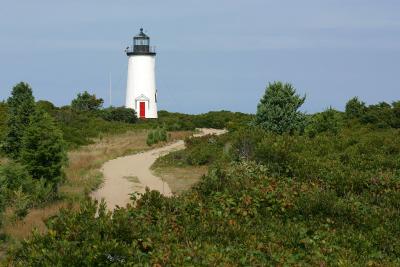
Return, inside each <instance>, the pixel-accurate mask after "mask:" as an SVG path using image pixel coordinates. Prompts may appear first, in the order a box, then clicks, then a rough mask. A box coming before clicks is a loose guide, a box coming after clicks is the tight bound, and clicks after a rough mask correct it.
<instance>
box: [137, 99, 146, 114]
mask: <svg viewBox="0 0 400 267" xmlns="http://www.w3.org/2000/svg"><path fill="white" fill-rule="evenodd" d="M145 108H146V104H145V102H140V106H139V110H140V111H139V116H140V118H146V109H145Z"/></svg>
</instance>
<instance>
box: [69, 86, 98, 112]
mask: <svg viewBox="0 0 400 267" xmlns="http://www.w3.org/2000/svg"><path fill="white" fill-rule="evenodd" d="M103 102H104V100H103V99H102V98H97V97H96V95H91V94H89V93H88V92H87V91H84V92H83V93H79V94H78V96H77V97H76V98H75V99H74V100H72V102H71V108H72V109H74V110H79V111H94V110H99V109H100V108H101V107H102V106H103Z"/></svg>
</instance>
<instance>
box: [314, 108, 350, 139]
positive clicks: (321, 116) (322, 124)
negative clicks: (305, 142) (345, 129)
mask: <svg viewBox="0 0 400 267" xmlns="http://www.w3.org/2000/svg"><path fill="white" fill-rule="evenodd" d="M342 125H343V119H342V114H341V113H340V112H339V111H337V110H334V109H332V108H328V109H327V110H325V111H324V112H321V113H317V114H313V115H312V116H311V118H310V120H309V123H308V125H307V127H306V132H307V134H308V135H309V136H310V137H314V136H315V135H317V134H320V133H331V134H338V132H339V130H340V128H341V127H342Z"/></svg>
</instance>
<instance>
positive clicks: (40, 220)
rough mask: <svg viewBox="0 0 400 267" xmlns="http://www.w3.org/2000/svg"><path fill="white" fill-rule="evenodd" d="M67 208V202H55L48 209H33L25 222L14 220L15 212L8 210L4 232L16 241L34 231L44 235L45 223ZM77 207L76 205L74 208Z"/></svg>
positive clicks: (5, 215)
mask: <svg viewBox="0 0 400 267" xmlns="http://www.w3.org/2000/svg"><path fill="white" fill-rule="evenodd" d="M67 206H68V205H67V203H65V202H55V203H52V204H50V205H48V206H46V208H37V209H32V210H30V212H29V214H28V215H27V216H26V217H25V218H24V219H23V220H19V221H16V220H15V219H14V213H13V211H12V210H11V209H7V210H6V211H5V213H4V217H5V220H4V221H5V225H4V226H3V230H4V232H5V233H7V234H8V235H10V236H12V237H13V238H14V239H16V240H21V239H23V238H26V237H28V236H29V235H30V234H31V233H32V229H37V230H38V231H39V232H40V233H44V232H45V231H46V225H45V224H44V221H45V220H46V219H48V218H50V217H51V216H54V215H55V214H57V212H58V211H59V210H60V209H61V208H66V207H67ZM77 207H78V206H77V205H75V207H74V208H77ZM69 208H70V207H69Z"/></svg>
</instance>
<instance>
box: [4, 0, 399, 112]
mask: <svg viewBox="0 0 400 267" xmlns="http://www.w3.org/2000/svg"><path fill="white" fill-rule="evenodd" d="M140 27H143V28H144V29H145V31H146V32H147V34H148V35H149V36H150V37H151V42H152V45H155V46H156V47H157V53H158V54H157V59H156V75H157V87H158V93H159V108H160V109H167V110H169V111H179V112H187V113H200V112H207V111H209V110H220V109H227V110H233V111H242V112H255V110H256V106H257V103H258V101H259V98H260V97H261V96H262V94H263V92H264V90H265V86H266V84H267V83H268V82H271V81H274V80H282V81H286V82H291V83H292V84H293V85H294V86H295V87H296V88H297V90H298V92H299V93H301V94H306V95H307V100H306V103H305V105H304V110H306V111H308V112H315V111H321V110H323V109H324V108H326V107H328V106H330V105H331V106H333V107H335V108H338V109H343V107H344V104H345V102H346V101H347V100H348V99H349V98H350V97H352V96H359V97H360V98H361V99H362V100H364V101H365V102H367V103H376V102H379V101H388V102H391V101H393V100H399V99H400V85H399V83H400V82H399V79H400V1H399V0H376V1H372V0H336V1H334V0H302V1H297V0H292V1H286V0H279V1H278V0H276V1H268V0H241V1H239V0H212V1H211V0H201V1H200V0H196V1H194V0H181V1H175V0H168V1H151V0H146V1H133V0H127V1H119V0H114V1H102V0H96V1H94V0H84V1H78V0H69V1H66V0H65V1H55V0H51V1H50V0H45V1H42V0H35V1H32V0H30V1H28V0H26V1H18V0H13V1H5V0H0V99H5V98H7V97H8V96H9V92H10V89H11V88H12V86H13V85H14V84H16V83H18V82H19V81H25V82H28V83H30V84H31V86H32V87H33V89H34V94H35V97H36V98H37V99H47V100H50V101H52V102H53V103H55V104H56V105H65V104H69V103H70V101H71V99H73V98H74V97H75V95H76V94H77V93H78V92H81V91H83V90H88V91H89V92H92V93H95V94H96V95H97V96H100V97H102V98H104V99H105V100H106V101H105V102H106V105H108V104H109V99H108V83H109V82H108V79H109V78H108V76H109V73H110V72H111V73H112V86H113V100H112V101H113V102H112V103H113V105H122V104H123V103H124V98H125V86H126V72H127V62H128V61H127V56H126V55H125V54H124V49H125V47H126V46H127V45H129V44H131V42H132V40H131V38H132V37H133V36H134V35H135V34H137V33H138V31H139V28H140Z"/></svg>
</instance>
